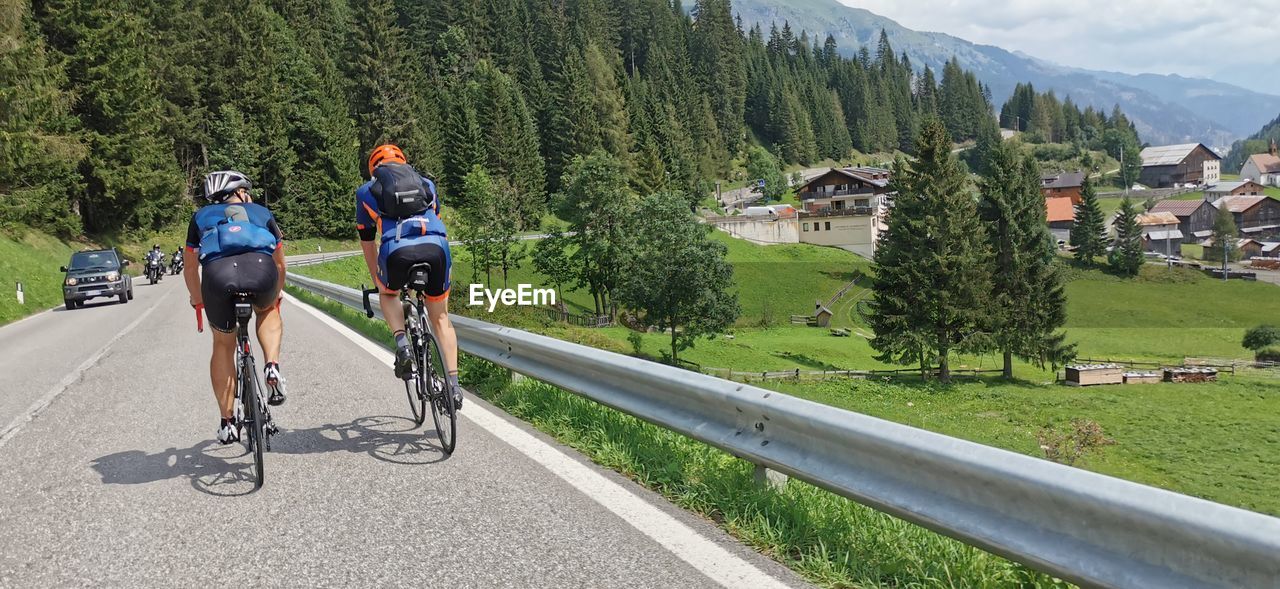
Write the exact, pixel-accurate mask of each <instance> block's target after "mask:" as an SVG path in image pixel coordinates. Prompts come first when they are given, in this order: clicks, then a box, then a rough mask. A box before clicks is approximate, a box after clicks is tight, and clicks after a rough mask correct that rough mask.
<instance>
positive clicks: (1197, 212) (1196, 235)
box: [1148, 199, 1218, 243]
mask: <svg viewBox="0 0 1280 589" xmlns="http://www.w3.org/2000/svg"><path fill="white" fill-rule="evenodd" d="M1148 212H1150V213H1169V214H1171V215H1173V216H1174V217H1177V218H1178V231H1181V232H1182V243H1194V242H1198V241H1200V240H1203V239H1205V238H1207V237H1209V235H1211V234H1212V233H1213V221H1214V219H1215V218H1216V217H1217V216H1218V209H1217V207H1214V206H1213V203H1211V202H1209V201H1206V200H1200V199H1197V200H1162V201H1160V202H1158V203H1156V206H1154V207H1151V210H1150V211H1148Z"/></svg>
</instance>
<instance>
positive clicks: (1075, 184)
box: [1040, 171, 1084, 205]
mask: <svg viewBox="0 0 1280 589" xmlns="http://www.w3.org/2000/svg"><path fill="white" fill-rule="evenodd" d="M1083 185H1084V172H1062V171H1059V172H1055V173H1052V174H1044V175H1042V176H1040V193H1041V194H1043V195H1044V197H1045V198H1058V197H1070V198H1071V204H1073V205H1078V204H1080V201H1081V200H1082V198H1083V197H1082V196H1081V195H1080V189H1081V186H1083Z"/></svg>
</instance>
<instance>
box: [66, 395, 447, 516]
mask: <svg viewBox="0 0 1280 589" xmlns="http://www.w3.org/2000/svg"><path fill="white" fill-rule="evenodd" d="M425 425H426V427H425V428H421V427H418V426H416V425H415V424H414V423H413V421H412V420H409V419H406V418H404V417H396V416H389V415H378V416H372V417H361V418H359V419H355V420H353V421H351V422H348V423H344V424H325V425H322V426H319V427H314V428H307V429H287V428H281V430H280V433H279V434H278V435H276V436H274V437H273V438H272V440H271V451H270V452H267V454H266V461H267V483H268V485H270V482H271V473H272V472H279V471H273V469H272V460H273V458H275V457H278V456H283V455H291V454H325V453H330V452H348V453H364V454H368V455H369V456H372V457H374V458H376V459H378V460H381V461H383V462H390V463H393V464H407V465H412V464H419V465H420V464H433V463H436V462H440V461H442V460H444V459H445V458H447V456H446V455H445V453H444V451H443V450H441V448H440V446H439V444H438V442H437V441H436V432H435V430H434V428H432V427H431V424H430V422H428V423H427V424H425ZM424 430H425V431H424ZM91 466H92V467H93V469H94V470H95V471H97V473H98V475H99V476H100V477H102V482H103V483H105V484H115V485H138V484H144V483H153V482H157V481H163V480H168V479H176V478H186V479H188V480H189V481H190V482H191V486H192V488H194V489H195V490H197V491H200V492H201V493H207V494H209V495H215V496H220V497H235V496H240V495H248V494H249V493H252V492H253V459H252V457H251V456H249V453H248V452H247V451H246V450H245V446H244V445H242V444H229V445H226V446H223V445H221V444H219V443H217V442H216V441H213V440H207V441H204V442H200V443H199V444H196V445H194V446H192V447H190V448H185V449H178V448H169V449H166V450H163V451H160V452H155V453H152V454H148V453H147V452H145V451H143V450H127V451H125V452H117V453H115V454H108V455H106V456H103V457H101V458H96V459H94V461H93V463H92V464H91Z"/></svg>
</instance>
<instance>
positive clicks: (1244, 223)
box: [1213, 196, 1280, 239]
mask: <svg viewBox="0 0 1280 589" xmlns="http://www.w3.org/2000/svg"><path fill="white" fill-rule="evenodd" d="M1213 206H1215V207H1218V208H1222V207H1227V210H1228V211H1230V212H1231V216H1232V217H1234V218H1235V221H1236V229H1238V230H1239V231H1240V234H1241V235H1242V236H1244V237H1251V238H1254V239H1263V238H1267V237H1271V236H1274V235H1280V200H1276V199H1274V198H1271V197H1269V196H1228V197H1224V198H1220V199H1218V200H1216V201H1214V202H1213Z"/></svg>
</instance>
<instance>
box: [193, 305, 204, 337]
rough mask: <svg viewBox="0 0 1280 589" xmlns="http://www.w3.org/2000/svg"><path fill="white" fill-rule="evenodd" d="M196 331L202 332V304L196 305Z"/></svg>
mask: <svg viewBox="0 0 1280 589" xmlns="http://www.w3.org/2000/svg"><path fill="white" fill-rule="evenodd" d="M195 309H196V331H198V332H200V333H204V305H203V304H201V305H196V306H195Z"/></svg>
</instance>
